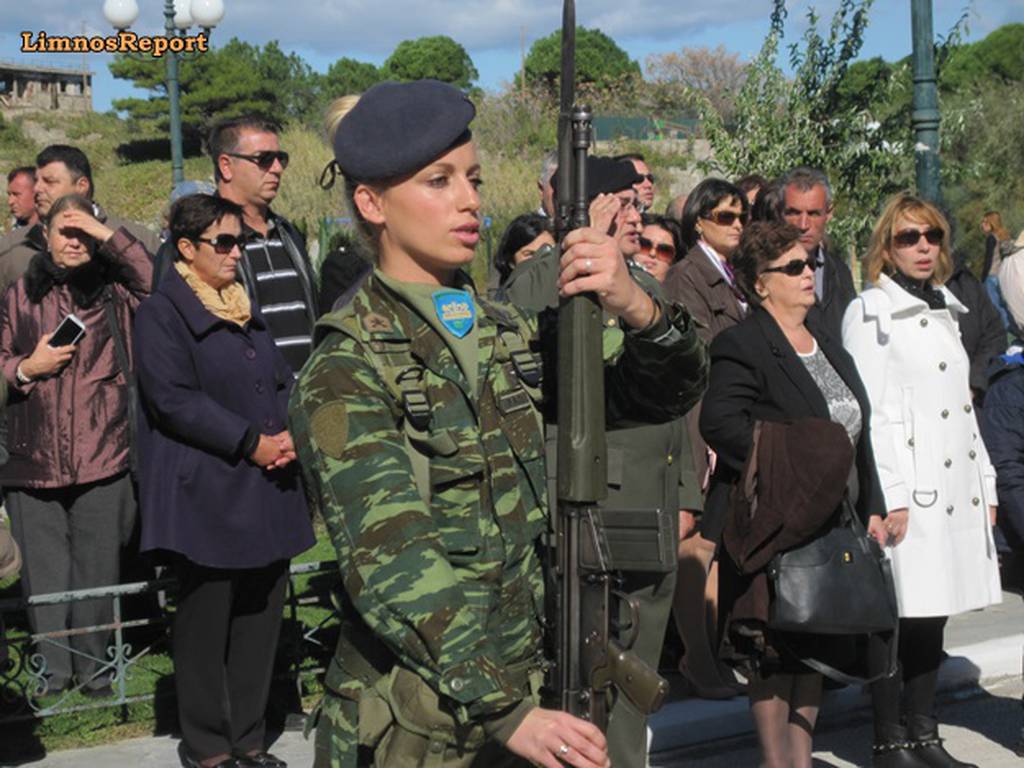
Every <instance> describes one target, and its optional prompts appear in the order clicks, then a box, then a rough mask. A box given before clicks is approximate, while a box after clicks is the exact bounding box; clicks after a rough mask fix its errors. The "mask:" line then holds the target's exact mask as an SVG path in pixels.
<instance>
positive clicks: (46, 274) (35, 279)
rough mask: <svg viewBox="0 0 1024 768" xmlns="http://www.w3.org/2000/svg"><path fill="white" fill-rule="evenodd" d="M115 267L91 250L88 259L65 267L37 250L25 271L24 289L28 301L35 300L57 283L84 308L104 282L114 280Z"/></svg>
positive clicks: (100, 290) (101, 292) (86, 307)
mask: <svg viewBox="0 0 1024 768" xmlns="http://www.w3.org/2000/svg"><path fill="white" fill-rule="evenodd" d="M118 272H119V270H118V269H117V268H116V266H115V265H113V264H111V263H110V262H109V261H107V260H106V259H104V258H102V257H100V256H99V253H98V252H93V255H92V259H91V260H90V261H88V262H86V263H85V264H82V265H81V266H78V267H73V268H71V269H68V268H67V267H61V266H59V265H58V264H56V263H55V262H54V260H53V257H51V256H50V254H49V253H48V252H46V251H42V252H40V253H37V254H36V255H35V256H33V257H32V261H30V262H29V265H28V269H27V270H26V272H25V293H26V295H27V296H28V299H29V301H31V302H32V303H33V304H38V303H39V302H41V301H42V300H43V298H44V297H45V296H46V294H48V293H49V292H50V290H51V289H52V288H53V287H54V286H57V285H66V286H67V287H68V290H69V291H70V292H71V298H72V299H73V300H74V302H75V304H76V305H77V306H78V307H81V308H82V309H88V308H89V307H91V306H92V305H93V304H95V303H96V301H97V300H98V299H99V298H100V296H102V295H103V292H104V288H105V287H106V286H107V284H108V283H112V282H115V280H116V279H117V276H118V274H117V273H118Z"/></svg>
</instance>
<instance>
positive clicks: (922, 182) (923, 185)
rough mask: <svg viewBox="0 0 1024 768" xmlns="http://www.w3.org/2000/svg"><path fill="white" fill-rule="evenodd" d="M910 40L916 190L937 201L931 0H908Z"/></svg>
mask: <svg viewBox="0 0 1024 768" xmlns="http://www.w3.org/2000/svg"><path fill="white" fill-rule="evenodd" d="M910 25H911V29H912V34H913V40H914V54H913V55H914V103H913V110H914V111H913V114H912V116H911V121H912V123H913V126H914V159H915V165H916V175H917V193H918V194H919V195H920V196H921V197H923V198H924V199H925V200H930V201H931V202H933V203H941V201H942V191H941V189H940V188H939V94H938V88H937V87H936V83H935V43H934V31H933V28H932V0H910Z"/></svg>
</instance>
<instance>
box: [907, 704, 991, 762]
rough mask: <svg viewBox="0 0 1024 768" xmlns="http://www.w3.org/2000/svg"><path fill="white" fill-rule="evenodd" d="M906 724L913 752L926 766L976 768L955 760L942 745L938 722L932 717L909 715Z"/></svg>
mask: <svg viewBox="0 0 1024 768" xmlns="http://www.w3.org/2000/svg"><path fill="white" fill-rule="evenodd" d="M907 726H908V729H907V730H908V732H909V736H910V742H911V744H913V746H914V753H915V754H916V755H917V756H918V757H919V758H920V759H921V760H922V761H923V764H924V765H926V766H928V768H978V766H977V765H975V764H974V763H965V762H962V761H960V760H957V759H956V758H955V757H953V756H952V755H951V754H949V752H947V751H946V748H945V747H943V746H942V739H940V738H939V724H938V721H937V720H936V719H935V718H934V717H926V716H924V715H909V716H908V717H907Z"/></svg>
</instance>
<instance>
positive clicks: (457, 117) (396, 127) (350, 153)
mask: <svg viewBox="0 0 1024 768" xmlns="http://www.w3.org/2000/svg"><path fill="white" fill-rule="evenodd" d="M475 115H476V108H475V107H474V106H473V102H471V101H470V100H469V99H468V98H466V95H465V94H464V93H462V91H460V90H459V89H458V88H455V87H454V86H451V85H448V84H447V83H442V82H440V81H439V80H416V81H414V82H411V83H394V82H385V83H378V84H377V85H375V86H373V87H372V88H370V89H369V90H367V91H366V93H364V94H363V95H362V96H360V97H359V101H358V102H356V105H355V106H354V107H353V108H352V110H351V111H350V112H349V113H348V114H347V115H345V117H344V118H342V120H341V123H340V124H339V125H338V131H337V133H336V134H335V135H334V159H335V160H337V162H338V165H339V166H341V171H342V173H344V174H345V175H346V176H348V177H349V178H351V179H358V180H359V181H379V180H383V179H392V178H395V177H397V176H404V175H406V174H408V173H412V172H414V171H418V170H419V169H420V168H422V167H424V166H425V165H427V163H429V162H431V161H432V160H434V159H435V158H436V157H438V156H439V155H442V154H444V152H445V151H447V150H448V149H450V148H452V147H454V146H458V145H459V144H463V143H465V142H466V141H469V138H470V132H469V123H470V121H472V119H473V117H474V116H475Z"/></svg>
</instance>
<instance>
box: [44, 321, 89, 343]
mask: <svg viewBox="0 0 1024 768" xmlns="http://www.w3.org/2000/svg"><path fill="white" fill-rule="evenodd" d="M83 336H85V323H83V322H82V321H81V320H79V319H78V318H77V317H75V316H74V315H68V316H67V317H65V318H64V319H63V320H61V321H60V325H58V326H57V330H56V331H54V332H53V336H51V337H50V340H49V341H48V342H47V344H48V345H49V346H51V347H66V346H68V345H69V344H77V343H78V342H79V341H81V340H82V337H83Z"/></svg>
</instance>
